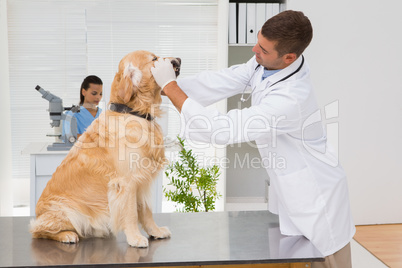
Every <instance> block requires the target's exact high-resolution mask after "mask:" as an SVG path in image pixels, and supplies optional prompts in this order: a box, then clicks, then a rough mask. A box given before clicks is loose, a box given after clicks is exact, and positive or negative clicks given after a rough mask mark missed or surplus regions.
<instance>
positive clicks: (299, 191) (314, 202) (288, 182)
mask: <svg viewBox="0 0 402 268" xmlns="http://www.w3.org/2000/svg"><path fill="white" fill-rule="evenodd" d="M278 186H279V191H280V196H281V199H282V204H284V206H285V207H286V209H287V211H288V213H289V216H299V215H300V214H306V213H307V214H311V213H313V214H315V213H317V212H319V211H321V210H322V208H323V207H324V201H323V198H322V196H321V193H320V190H319V188H318V185H317V182H316V179H315V177H314V175H313V174H312V173H311V171H310V169H309V168H308V167H306V168H304V169H302V170H299V171H296V172H293V173H290V174H286V175H280V176H278Z"/></svg>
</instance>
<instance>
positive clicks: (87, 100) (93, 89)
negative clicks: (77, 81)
mask: <svg viewBox="0 0 402 268" xmlns="http://www.w3.org/2000/svg"><path fill="white" fill-rule="evenodd" d="M102 90H103V82H102V80H101V79H100V78H99V77H97V76H96V75H90V76H87V77H86V78H85V79H84V81H83V82H82V84H81V88H80V103H79V105H80V112H79V113H72V112H71V111H68V112H67V116H74V117H75V118H76V120H77V133H78V135H77V138H78V137H79V136H81V135H82V133H84V132H85V130H86V129H87V128H88V127H89V125H90V124H91V123H92V121H94V120H95V119H96V118H98V116H99V115H100V113H101V112H102V109H101V108H99V107H98V105H99V102H100V100H101V99H102ZM66 130H67V131H71V130H70V120H65V121H64V124H63V135H64V134H65V133H66Z"/></svg>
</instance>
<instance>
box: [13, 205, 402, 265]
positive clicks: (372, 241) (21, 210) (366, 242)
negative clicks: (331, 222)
mask: <svg viewBox="0 0 402 268" xmlns="http://www.w3.org/2000/svg"><path fill="white" fill-rule="evenodd" d="M266 209H267V204H266V203H227V204H226V210H227V211H245V210H266ZM162 210H163V212H169V211H175V207H174V206H173V205H172V204H170V203H169V202H163V204H162ZM28 215H29V207H17V208H14V216H28ZM375 227H377V228H379V227H380V226H378V225H377V226H374V227H373V228H366V226H358V227H357V233H356V236H355V239H354V240H352V242H351V248H352V266H353V268H386V267H392V268H399V267H401V268H402V261H401V262H399V263H396V262H393V260H392V257H391V260H389V256H388V259H387V256H384V255H387V254H384V253H387V252H389V250H384V246H385V245H387V243H388V245H387V246H390V247H391V248H392V249H394V250H396V251H397V253H396V256H399V257H401V256H402V225H399V229H398V231H399V232H400V234H401V235H400V240H399V243H398V244H396V243H397V242H396V241H395V240H393V239H392V237H394V234H395V230H391V229H390V230H389V231H385V233H386V236H387V237H389V239H388V240H387V241H388V242H384V243H379V242H378V241H379V240H380V239H381V238H380V237H378V235H377V234H378V233H379V232H378V229H376V228H375ZM384 227H386V226H384ZM388 229H389V228H388ZM365 237H368V239H364V238H365ZM357 241H359V242H357ZM389 243H391V244H390V245H389ZM367 249H369V250H367ZM398 252H399V254H398ZM373 254H376V255H377V256H379V258H382V260H383V261H384V262H385V263H387V264H388V265H386V264H385V263H384V262H383V261H381V260H380V259H379V258H377V257H376V256H375V255H373ZM390 264H391V265H390Z"/></svg>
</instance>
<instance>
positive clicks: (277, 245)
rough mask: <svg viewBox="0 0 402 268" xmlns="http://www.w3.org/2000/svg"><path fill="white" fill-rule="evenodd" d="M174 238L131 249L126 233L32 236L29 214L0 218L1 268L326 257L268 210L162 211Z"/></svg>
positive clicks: (159, 220) (160, 219)
mask: <svg viewBox="0 0 402 268" xmlns="http://www.w3.org/2000/svg"><path fill="white" fill-rule="evenodd" d="M154 219H155V221H156V223H157V224H158V225H159V226H168V227H169V229H170V230H171V232H172V237H171V238H169V239H162V240H154V239H150V241H149V242H150V243H149V247H148V248H132V247H130V246H129V245H128V244H127V242H126V237H125V235H124V233H122V232H121V233H119V234H118V235H117V236H116V237H109V238H90V239H81V241H80V242H79V243H78V244H63V243H60V242H56V241H51V240H45V239H32V237H31V234H30V233H29V231H28V225H29V221H30V217H3V218H1V217H0V237H1V239H0V267H57V266H63V267H71V266H82V265H85V267H117V266H118V267H128V266H130V267H151V266H152V267H157V266H172V265H174V266H188V265H224V264H258V263H289V262H311V261H322V260H323V257H322V255H321V253H320V252H319V251H318V250H317V249H316V248H315V247H314V246H313V245H312V244H311V243H310V242H309V241H308V240H307V239H306V238H304V237H302V236H283V235H281V234H280V231H279V223H278V217H277V216H276V215H273V214H271V213H269V212H268V211H253V212H251V211H249V212H209V213H160V214H154Z"/></svg>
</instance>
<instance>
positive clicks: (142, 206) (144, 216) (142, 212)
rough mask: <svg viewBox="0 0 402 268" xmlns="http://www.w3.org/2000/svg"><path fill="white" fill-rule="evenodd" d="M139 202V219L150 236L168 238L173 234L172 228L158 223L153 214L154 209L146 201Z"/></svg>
mask: <svg viewBox="0 0 402 268" xmlns="http://www.w3.org/2000/svg"><path fill="white" fill-rule="evenodd" d="M137 202H139V203H138V214H139V215H138V216H139V221H140V223H141V225H142V227H143V228H144V230H145V232H147V234H148V235H149V236H152V237H154V238H157V239H159V238H168V237H170V236H171V233H170V230H169V229H168V228H167V227H159V226H158V225H156V223H155V221H154V218H153V216H152V211H151V209H150V208H149V206H148V204H147V203H146V202H140V201H137Z"/></svg>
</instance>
